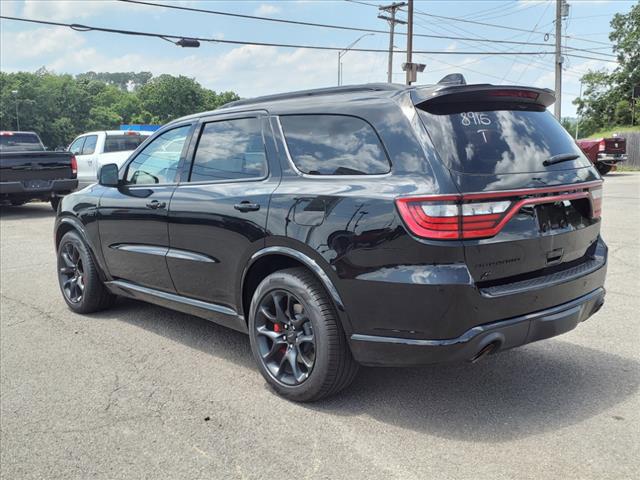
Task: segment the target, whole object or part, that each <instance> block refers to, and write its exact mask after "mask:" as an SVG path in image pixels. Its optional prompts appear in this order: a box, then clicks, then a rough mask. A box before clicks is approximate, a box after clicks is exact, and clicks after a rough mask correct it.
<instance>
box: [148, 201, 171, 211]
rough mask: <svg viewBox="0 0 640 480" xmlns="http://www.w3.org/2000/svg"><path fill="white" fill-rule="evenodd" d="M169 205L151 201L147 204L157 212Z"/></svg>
mask: <svg viewBox="0 0 640 480" xmlns="http://www.w3.org/2000/svg"><path fill="white" fill-rule="evenodd" d="M166 206H167V204H166V203H165V202H159V201H158V200H151V201H150V202H149V203H147V207H149V208H152V209H153V210H157V209H159V208H165V207H166Z"/></svg>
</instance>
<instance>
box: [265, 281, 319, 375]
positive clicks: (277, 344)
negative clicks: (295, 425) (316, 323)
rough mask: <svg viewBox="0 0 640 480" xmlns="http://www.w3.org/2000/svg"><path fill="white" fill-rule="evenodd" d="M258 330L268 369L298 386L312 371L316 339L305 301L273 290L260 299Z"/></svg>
mask: <svg viewBox="0 0 640 480" xmlns="http://www.w3.org/2000/svg"><path fill="white" fill-rule="evenodd" d="M255 331H256V334H257V346H258V350H259V352H260V357H261V359H262V362H263V364H264V366H265V367H266V369H267V370H268V371H269V373H270V374H271V375H272V376H273V378H275V379H276V380H277V381H278V382H280V383H282V384H284V385H299V384H301V383H302V382H304V381H305V380H306V379H307V378H308V377H309V375H310V373H311V371H312V370H313V365H314V363H315V354H316V340H315V336H314V334H313V325H312V324H311V321H310V319H309V317H307V316H306V314H305V308H304V305H303V304H302V302H301V301H300V300H299V299H298V298H297V297H296V296H295V295H294V294H292V293H290V292H287V291H285V290H274V291H271V292H269V293H267V295H265V296H264V297H262V300H261V302H260V306H259V307H258V310H257V314H256V322H255Z"/></svg>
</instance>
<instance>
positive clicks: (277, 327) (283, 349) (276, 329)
mask: <svg viewBox="0 0 640 480" xmlns="http://www.w3.org/2000/svg"><path fill="white" fill-rule="evenodd" d="M273 331H274V332H276V333H279V332H281V331H282V327H281V326H280V324H279V323H274V324H273ZM286 351H287V347H286V346H285V345H283V346H282V347H280V353H284V352H286Z"/></svg>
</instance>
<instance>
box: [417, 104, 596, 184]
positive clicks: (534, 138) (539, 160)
mask: <svg viewBox="0 0 640 480" xmlns="http://www.w3.org/2000/svg"><path fill="white" fill-rule="evenodd" d="M466 107H467V108H466V109H465V111H459V110H454V109H452V108H449V110H448V111H432V112H425V111H422V110H418V111H419V112H420V117H421V118H422V120H423V121H424V124H425V126H426V128H427V131H428V132H429V135H430V137H431V139H432V140H433V143H434V146H435V148H436V150H437V151H438V154H439V155H440V158H441V159H442V160H443V161H444V162H445V163H446V164H447V166H448V167H449V168H451V169H453V170H456V171H458V172H463V173H478V174H489V173H493V174H500V173H523V172H541V171H547V170H561V169H568V168H577V167H581V166H588V165H589V161H588V160H587V159H586V158H585V157H584V155H583V154H582V151H581V150H580V148H578V146H577V145H576V143H575V141H574V140H573V138H571V136H570V135H569V134H568V133H567V132H566V131H565V130H564V128H562V126H561V125H560V124H559V123H558V122H557V121H556V119H555V118H554V117H553V116H552V115H551V114H550V113H549V112H547V111H546V110H544V109H539V110H535V111H534V110H517V109H515V108H517V107H515V106H514V107H513V108H514V109H505V110H493V109H491V108H488V107H487V106H484V108H474V105H466ZM469 107H471V108H469ZM477 107H478V106H477ZM467 110H470V111H467ZM563 153H575V154H577V155H579V156H580V157H579V158H578V159H577V160H573V161H567V162H562V163H557V164H555V165H550V166H546V167H545V166H544V165H543V162H544V161H545V160H547V159H548V158H550V157H552V156H554V155H559V154H563Z"/></svg>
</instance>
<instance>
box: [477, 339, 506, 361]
mask: <svg viewBox="0 0 640 480" xmlns="http://www.w3.org/2000/svg"><path fill="white" fill-rule="evenodd" d="M499 346H500V343H499V342H491V343H488V344H486V345H485V346H484V347H482V348H481V349H480V350H479V351H478V353H476V354H475V355H474V356H473V357H471V360H469V361H470V362H471V363H476V362H477V361H479V360H480V359H481V358H483V357H486V356H487V355H489V354H491V353H493V352H494V351H496V350H497V349H498V347H499Z"/></svg>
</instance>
